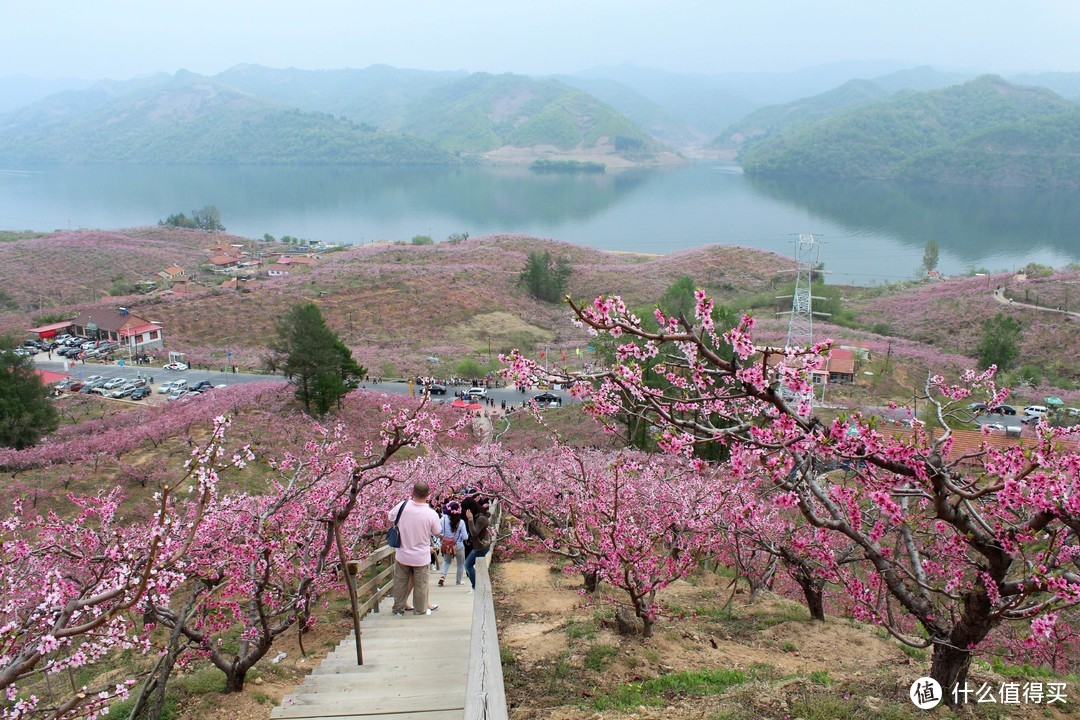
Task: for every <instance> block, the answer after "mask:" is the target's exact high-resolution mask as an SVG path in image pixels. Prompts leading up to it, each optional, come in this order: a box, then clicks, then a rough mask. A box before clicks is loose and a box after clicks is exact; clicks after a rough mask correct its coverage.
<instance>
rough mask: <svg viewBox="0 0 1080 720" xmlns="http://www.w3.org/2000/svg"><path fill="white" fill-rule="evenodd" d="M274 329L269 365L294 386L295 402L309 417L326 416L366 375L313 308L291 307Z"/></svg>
mask: <svg viewBox="0 0 1080 720" xmlns="http://www.w3.org/2000/svg"><path fill="white" fill-rule="evenodd" d="M276 329H277V338H276V340H275V341H274V342H272V343H271V344H270V351H271V358H270V363H271V364H272V365H273V366H275V367H280V368H281V369H282V370H283V371H284V373H285V377H287V378H289V380H290V381H291V382H292V383H293V385H295V386H296V399H297V400H299V401H300V402H301V403H302V404H303V406H304V412H306V413H308V414H309V415H311V414H314V415H323V414H325V413H326V412H328V411H329V410H330V409H331V408H333V407H334V406H335V405H337V404H338V402H339V401H340V400H341V398H342V396H344V395H345V393H347V392H349V390H351V389H352V388H353V387H355V386H356V384H357V383H358V382H359V381H360V380H362V379H363V378H364V377H365V376H366V375H367V370H366V369H365V368H364V367H363V366H361V365H360V364H358V363H357V362H356V360H354V359H353V356H352V351H351V350H349V348H348V347H346V345H345V343H344V342H343V341H342V340H341V338H340V337H338V336H337V334H336V333H335V332H334V331H333V330H331V329H330V328H329V327H327V325H326V321H325V320H324V319H323V316H322V311H320V310H319V308H318V306H317V305H315V304H313V303H307V304H304V305H294V306H293V307H292V309H290V310H289V312H288V313H287V314H286V315H285V316H284V317H282V318H280V319H279V320H278V321H277V325H276ZM313 411H314V412H313Z"/></svg>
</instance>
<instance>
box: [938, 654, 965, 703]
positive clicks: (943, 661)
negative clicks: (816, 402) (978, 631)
mask: <svg viewBox="0 0 1080 720" xmlns="http://www.w3.org/2000/svg"><path fill="white" fill-rule="evenodd" d="M970 668H971V652H970V651H967V650H958V649H956V648H954V647H951V646H949V645H941V644H936V645H934V657H933V660H932V662H931V664H930V677H932V678H933V679H935V680H937V681H938V684H940V685H941V692H942V693H943V694H944V696H945V697H944V699H943V700H944V703H945V704H946V705H948V706H949V707H959V706H960V705H963V704H964V703H965V702H966V701H967V699H968V698H967V697H966V694H965V693H963V692H959V693H955V694H954V693H953V688H954V687H957V686H959V687H960V688H961V690H963V688H964V687H966V685H967V679H968V670H969V669H970Z"/></svg>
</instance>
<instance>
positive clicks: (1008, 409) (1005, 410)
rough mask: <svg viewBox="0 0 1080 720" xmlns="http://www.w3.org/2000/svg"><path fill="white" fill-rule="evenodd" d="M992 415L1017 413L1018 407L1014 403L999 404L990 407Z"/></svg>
mask: <svg viewBox="0 0 1080 720" xmlns="http://www.w3.org/2000/svg"><path fill="white" fill-rule="evenodd" d="M990 414H991V415H1015V414H1016V408H1014V407H1013V406H1012V405H998V406H997V407H995V408H990Z"/></svg>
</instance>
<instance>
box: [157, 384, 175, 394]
mask: <svg viewBox="0 0 1080 720" xmlns="http://www.w3.org/2000/svg"><path fill="white" fill-rule="evenodd" d="M172 391H173V384H172V383H171V382H163V383H161V385H159V386H158V389H157V392H158V395H168V394H169V393H171V392H172Z"/></svg>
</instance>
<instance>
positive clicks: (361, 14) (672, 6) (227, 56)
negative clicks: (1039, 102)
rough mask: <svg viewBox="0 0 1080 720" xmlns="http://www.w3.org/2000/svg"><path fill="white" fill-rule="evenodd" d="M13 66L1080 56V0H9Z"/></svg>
mask: <svg viewBox="0 0 1080 720" xmlns="http://www.w3.org/2000/svg"><path fill="white" fill-rule="evenodd" d="M0 27H3V28H5V30H4V31H3V33H2V37H3V41H2V42H0V77H5V76H11V75H29V76H32V77H39V78H83V79H100V78H104V77H108V78H112V79H117V80H123V79H128V78H131V77H139V76H145V75H150V74H153V73H155V72H161V71H164V72H168V73H174V72H176V71H177V70H179V69H186V70H190V71H193V72H197V73H201V74H204V75H213V74H216V73H218V72H221V71H223V70H226V69H227V68H229V67H232V66H233V65H237V64H240V63H256V64H260V65H265V66H268V67H275V68H282V67H297V68H304V69H335V68H345V67H351V68H363V67H367V66H369V65H372V64H376V63H384V64H388V65H393V66H395V67H402V68H418V69H423V70H466V71H487V72H518V73H524V74H530V75H544V74H557V73H573V72H576V71H579V70H584V69H588V68H592V67H596V66H604V65H618V64H622V63H632V64H635V65H639V66H643V67H654V68H660V69H665V70H671V71H675V72H698V73H707V74H716V73H726V72H758V71H764V72H778V73H780V72H790V71H794V70H800V69H804V68H808V67H814V66H817V65H824V64H829V63H834V62H841V61H872V60H892V61H898V62H901V63H906V64H911V65H933V66H935V67H938V68H939V69H952V70H979V71H990V72H998V73H1002V74H1009V73H1013V72H1021V71H1029V70H1030V71H1054V70H1057V71H1080V42H1077V36H1078V31H1080V1H1077V0H649V1H645V0H457V1H456V2H455V1H453V0H441V1H439V2H435V1H433V0H380V1H379V2H374V1H372V0H304V1H303V2H300V1H298V0H257V1H256V0H209V1H208V0H184V1H183V2H176V1H175V0H0Z"/></svg>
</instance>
